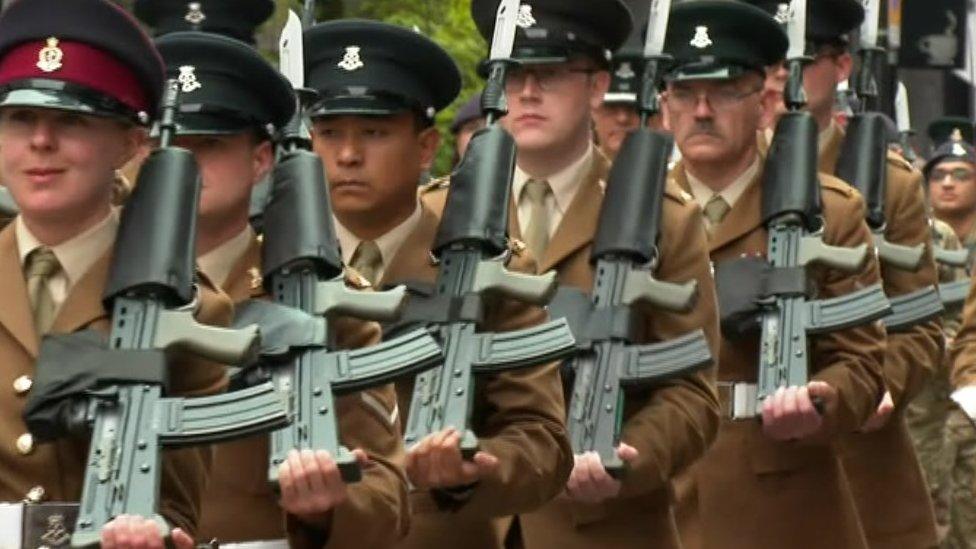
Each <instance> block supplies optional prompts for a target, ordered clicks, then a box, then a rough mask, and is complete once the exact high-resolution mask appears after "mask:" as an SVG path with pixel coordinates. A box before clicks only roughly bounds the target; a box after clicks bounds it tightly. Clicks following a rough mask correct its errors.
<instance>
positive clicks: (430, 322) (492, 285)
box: [404, 0, 574, 459]
mask: <svg viewBox="0 0 976 549" xmlns="http://www.w3.org/2000/svg"><path fill="white" fill-rule="evenodd" d="M518 9H519V0H502V2H501V3H500V4H499V7H498V14H497V18H496V21H495V33H494V37H493V40H492V46H491V55H490V58H489V61H488V64H489V73H488V74H489V77H488V82H487V85H486V87H485V92H484V94H483V96H482V102H481V106H482V112H484V113H485V117H486V119H487V127H486V128H484V129H482V130H480V131H479V132H477V133H476V134H475V135H474V137H473V138H472V139H471V144H470V146H469V148H468V150H467V153H466V154H465V156H464V158H463V159H462V161H461V163H460V165H459V166H458V168H457V170H456V171H455V173H454V174H452V175H451V186H450V190H449V192H448V195H447V203H446V206H445V208H444V215H443V218H442V220H441V223H440V226H439V227H438V230H437V235H436V237H435V241H434V246H433V250H432V253H431V255H432V258H433V259H435V260H436V262H437V265H438V275H437V283H436V285H435V290H434V292H433V293H432V294H431V295H429V296H412V297H411V299H410V300H409V302H408V303H407V309H406V310H405V312H404V318H405V319H408V320H411V321H416V322H420V323H423V324H425V325H426V326H427V327H428V329H429V330H431V332H433V333H434V334H435V337H437V339H438V340H439V341H440V343H441V346H442V347H443V349H444V356H445V360H444V363H443V365H442V366H441V367H440V368H435V369H433V370H430V371H427V372H424V373H423V374H421V375H419V376H417V378H416V381H415V386H414V391H413V397H412V402H411V404H410V415H409V418H408V420H407V425H406V435H405V440H406V442H407V444H408V445H409V444H413V443H415V442H417V441H419V440H421V439H422V438H423V437H425V436H427V435H429V434H431V433H436V432H439V431H441V430H443V429H446V428H449V427H453V428H456V429H458V431H459V432H461V433H463V437H462V440H461V443H460V447H461V453H462V455H463V456H464V457H465V458H466V459H470V458H471V457H473V455H474V453H475V452H476V451H477V449H478V440H477V437H475V435H474V433H473V432H471V430H470V429H469V428H468V425H469V421H470V419H471V408H472V405H473V402H474V383H475V376H476V375H481V374H495V373H500V372H502V371H505V370H509V369H515V368H524V367H528V366H532V365H536V364H540V363H543V362H548V361H552V360H557V359H560V358H563V357H565V356H567V355H568V354H569V353H571V352H572V350H573V346H574V341H573V336H572V333H571V332H570V330H569V326H568V325H567V324H566V322H565V321H558V322H557V321H551V322H548V323H546V324H542V325H539V326H535V327H532V328H527V329H523V330H516V331H511V332H505V333H491V332H485V331H481V329H482V328H484V326H483V321H484V315H485V306H486V303H485V298H486V296H488V295H489V294H491V295H496V296H503V297H510V298H514V299H518V300H521V301H525V302H528V303H533V304H538V305H542V304H545V303H547V302H548V301H549V299H550V298H551V297H552V295H553V293H554V292H555V289H556V275H555V273H551V272H550V273H548V274H546V275H543V276H533V275H525V274H518V273H512V272H509V271H507V270H506V269H505V264H506V263H507V261H508V259H509V258H510V257H511V252H510V250H509V245H508V243H509V240H508V230H507V229H508V213H509V212H508V210H509V202H510V199H511V196H510V194H511V187H512V184H511V183H512V174H513V172H514V169H515V140H514V139H513V138H512V136H511V135H510V134H509V133H508V132H507V131H505V130H504V129H503V128H502V127H501V125H500V124H498V120H499V119H500V118H501V117H502V116H504V115H505V114H507V112H508V105H507V103H506V98H505V79H506V74H507V72H508V67H509V65H510V64H511V63H512V60H511V59H510V57H511V54H512V49H513V47H514V43H515V31H516V19H517V16H518Z"/></svg>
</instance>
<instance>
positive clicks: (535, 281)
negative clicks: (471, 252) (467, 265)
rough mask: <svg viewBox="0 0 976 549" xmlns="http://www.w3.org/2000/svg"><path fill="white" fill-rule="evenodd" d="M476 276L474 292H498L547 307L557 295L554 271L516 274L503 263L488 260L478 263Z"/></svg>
mask: <svg viewBox="0 0 976 549" xmlns="http://www.w3.org/2000/svg"><path fill="white" fill-rule="evenodd" d="M474 276H475V278H474V285H473V288H472V292H475V293H483V292H497V293H499V294H502V295H504V296H506V297H510V298H513V299H517V300H519V301H524V302H526V303H530V304H532V305H545V304H547V303H549V301H550V300H551V299H552V296H553V295H554V294H555V293H556V287H557V283H556V273H555V272H554V271H549V272H547V273H545V274H541V275H530V274H523V273H515V272H512V271H509V270H508V269H506V268H505V266H504V265H503V264H502V262H501V261H497V260H487V261H482V262H480V263H478V268H477V271H476V272H475V275H474Z"/></svg>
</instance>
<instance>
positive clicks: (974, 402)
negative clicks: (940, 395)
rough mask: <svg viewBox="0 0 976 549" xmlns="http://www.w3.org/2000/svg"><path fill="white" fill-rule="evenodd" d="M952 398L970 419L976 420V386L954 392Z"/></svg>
mask: <svg viewBox="0 0 976 549" xmlns="http://www.w3.org/2000/svg"><path fill="white" fill-rule="evenodd" d="M950 398H951V399H952V400H953V401H954V402H955V403H956V404H958V405H959V407H960V408H962V411H963V412H966V415H967V416H969V417H970V418H976V385H968V386H966V387H963V388H961V389H956V390H955V391H953V393H952V395H950Z"/></svg>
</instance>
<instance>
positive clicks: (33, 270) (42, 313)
mask: <svg viewBox="0 0 976 549" xmlns="http://www.w3.org/2000/svg"><path fill="white" fill-rule="evenodd" d="M60 270H61V264H60V263H58V258H57V257H55V256H54V252H52V251H51V249H50V248H44V247H41V248H37V249H36V250H34V251H32V252H31V253H29V254H27V262H26V265H25V266H24V276H25V277H26V278H27V296H28V297H29V298H30V302H31V307H32V308H33V312H34V329H35V330H36V331H37V335H38V336H41V335H44V334H45V333H47V331H48V330H49V329H50V328H51V324H53V323H54V314H55V312H56V311H57V306H56V305H55V303H54V297H53V296H51V290H50V289H49V288H48V283H49V282H50V281H51V277H52V276H54V275H55V274H57V273H58V272H59V271H60Z"/></svg>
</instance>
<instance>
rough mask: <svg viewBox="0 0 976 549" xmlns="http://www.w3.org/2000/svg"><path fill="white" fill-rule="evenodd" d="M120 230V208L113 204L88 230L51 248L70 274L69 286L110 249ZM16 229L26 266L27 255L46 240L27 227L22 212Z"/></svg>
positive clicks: (22, 260)
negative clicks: (38, 237)
mask: <svg viewBox="0 0 976 549" xmlns="http://www.w3.org/2000/svg"><path fill="white" fill-rule="evenodd" d="M118 230H119V211H118V209H117V208H112V210H111V211H110V212H109V214H108V215H107V216H105V218H104V219H102V220H101V221H99V222H98V223H96V224H95V225H94V226H92V227H90V228H89V229H88V230H86V231H85V232H83V233H81V234H79V235H78V236H75V237H73V238H71V239H69V240H66V241H64V242H62V243H61V244H58V245H57V246H50V249H51V251H52V252H54V257H56V258H57V259H58V263H60V264H61V270H62V272H63V273H64V275H65V277H66V278H67V281H68V287H69V288H70V287H71V286H74V285H75V284H76V283H77V282H78V281H79V280H81V277H82V276H84V275H85V273H87V272H88V270H89V269H90V268H91V267H92V265H94V264H95V262H96V261H98V260H99V259H100V258H101V257H102V256H103V255H105V253H106V252H108V251H109V249H110V248H111V247H112V243H113V242H115V235H116V233H118ZM14 232H15V234H16V237H17V251H18V253H19V254H20V264H21V266H22V267H23V266H24V265H25V263H26V261H27V256H28V255H30V253H31V252H33V251H34V250H36V249H37V248H40V247H42V246H44V244H42V243H41V241H40V240H38V239H37V237H36V236H34V234H33V233H31V231H30V229H28V228H27V224H26V223H24V218H23V216H17V221H16V224H15V227H14Z"/></svg>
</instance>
